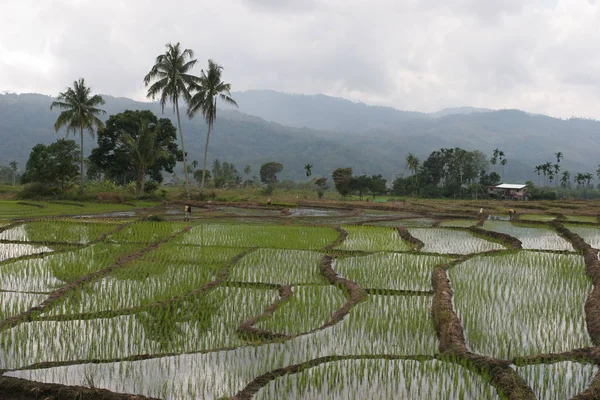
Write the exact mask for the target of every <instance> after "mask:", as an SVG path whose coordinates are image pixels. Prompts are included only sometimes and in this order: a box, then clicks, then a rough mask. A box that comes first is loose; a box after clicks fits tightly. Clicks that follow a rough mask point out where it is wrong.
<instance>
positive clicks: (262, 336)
mask: <svg viewBox="0 0 600 400" xmlns="http://www.w3.org/2000/svg"><path fill="white" fill-rule="evenodd" d="M278 290H279V299H277V300H276V301H275V302H274V303H273V304H271V305H270V306H268V307H267V308H265V310H264V311H263V312H262V314H259V315H257V316H256V317H252V318H250V319H248V320H246V321H244V322H242V324H240V326H239V327H238V329H237V333H238V334H239V335H240V337H241V338H242V339H244V340H248V341H254V340H259V341H264V340H267V341H269V340H282V339H290V338H291V337H292V336H291V335H286V334H284V333H278V332H272V331H268V330H265V329H259V328H257V327H255V326H254V325H256V324H257V323H258V322H259V321H261V320H263V319H265V318H269V317H270V316H272V315H273V313H274V312H275V310H277V308H279V306H280V305H281V304H283V303H285V302H287V301H288V300H289V299H290V298H291V297H292V296H293V292H292V286H291V285H283V286H279V288H278Z"/></svg>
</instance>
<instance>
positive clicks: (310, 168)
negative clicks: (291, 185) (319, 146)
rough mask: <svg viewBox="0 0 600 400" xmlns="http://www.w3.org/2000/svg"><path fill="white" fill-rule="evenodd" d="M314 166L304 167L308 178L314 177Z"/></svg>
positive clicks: (307, 165)
mask: <svg viewBox="0 0 600 400" xmlns="http://www.w3.org/2000/svg"><path fill="white" fill-rule="evenodd" d="M312 167H313V166H312V165H311V164H305V165H304V171H306V177H307V178H308V177H310V176H311V175H312Z"/></svg>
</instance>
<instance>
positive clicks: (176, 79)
mask: <svg viewBox="0 0 600 400" xmlns="http://www.w3.org/2000/svg"><path fill="white" fill-rule="evenodd" d="M166 48H167V51H166V52H165V53H164V54H160V55H159V56H158V57H156V62H155V64H154V66H153V67H152V69H151V70H150V72H148V74H147V75H146V76H145V77H144V84H145V85H146V86H149V85H150V87H149V88H148V94H147V97H149V98H152V99H155V98H156V97H157V96H158V97H160V105H161V106H162V111H163V113H164V112H165V105H166V104H167V101H169V102H171V103H172V104H173V108H174V109H175V113H176V115H177V127H178V129H179V139H180V141H181V151H182V153H183V156H182V159H183V173H184V175H185V191H186V194H187V196H188V197H189V195H190V179H189V175H188V169H187V163H186V153H185V145H184V142H183V130H182V129H181V117H180V115H179V98H180V97H183V99H184V100H185V101H186V102H188V103H189V101H190V98H191V96H190V90H189V87H190V86H191V85H193V84H196V83H197V82H198V77H196V76H194V75H191V74H189V71H190V70H191V69H192V68H193V67H194V65H196V60H195V59H194V52H193V51H192V50H190V49H185V50H182V49H181V47H180V44H179V43H177V44H175V45H173V44H171V43H167V44H166ZM152 82H154V83H152ZM151 83H152V84H151ZM204 169H206V164H205V165H204Z"/></svg>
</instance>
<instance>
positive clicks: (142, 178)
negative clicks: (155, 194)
mask: <svg viewBox="0 0 600 400" xmlns="http://www.w3.org/2000/svg"><path fill="white" fill-rule="evenodd" d="M160 130H161V127H160V122H159V123H158V124H152V123H150V122H149V121H148V120H144V121H142V123H141V125H140V129H139V132H138V134H137V136H136V137H132V136H131V135H130V134H128V133H123V134H122V135H121V136H120V137H119V140H120V141H121V143H122V144H123V147H125V148H126V149H127V152H128V154H129V155H130V156H131V161H132V164H133V168H134V169H135V176H136V193H137V194H138V195H140V194H142V193H144V187H145V184H146V173H147V171H148V168H150V167H151V166H152V165H153V164H154V162H155V161H156V160H157V159H159V158H161V157H168V152H167V150H165V149H164V148H163V146H162V143H161V142H160V141H159V140H157V138H158V133H159V132H160Z"/></svg>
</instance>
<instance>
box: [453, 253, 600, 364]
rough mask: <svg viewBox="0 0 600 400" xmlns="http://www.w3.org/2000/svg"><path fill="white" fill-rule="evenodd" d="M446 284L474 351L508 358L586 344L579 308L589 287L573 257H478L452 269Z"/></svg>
mask: <svg viewBox="0 0 600 400" xmlns="http://www.w3.org/2000/svg"><path fill="white" fill-rule="evenodd" d="M450 280H451V282H452V287H453V289H454V303H455V307H456V311H457V312H458V314H459V316H460V317H461V319H462V321H463V323H464V327H465V334H466V336H467V337H468V340H469V343H470V345H471V347H472V349H473V351H475V352H477V353H480V354H485V355H489V356H492V357H498V358H502V359H510V358H511V357H514V356H517V355H523V356H524V355H531V354H537V353H559V352H562V351H567V350H569V349H576V348H580V347H585V346H591V341H590V338H589V336H588V334H587V331H586V329H585V316H584V314H583V307H582V304H584V303H585V301H586V298H587V296H588V294H589V292H590V291H591V289H592V284H591V281H590V279H589V278H588V277H587V276H586V275H585V266H584V263H583V257H581V256H579V255H560V254H551V253H538V252H529V251H520V252H517V253H514V254H509V255H493V256H479V257H476V258H473V259H471V260H468V261H466V262H464V263H462V264H459V265H458V266H456V267H454V268H452V269H451V270H450Z"/></svg>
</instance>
